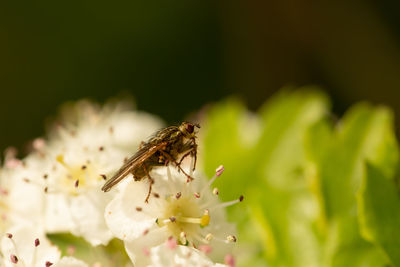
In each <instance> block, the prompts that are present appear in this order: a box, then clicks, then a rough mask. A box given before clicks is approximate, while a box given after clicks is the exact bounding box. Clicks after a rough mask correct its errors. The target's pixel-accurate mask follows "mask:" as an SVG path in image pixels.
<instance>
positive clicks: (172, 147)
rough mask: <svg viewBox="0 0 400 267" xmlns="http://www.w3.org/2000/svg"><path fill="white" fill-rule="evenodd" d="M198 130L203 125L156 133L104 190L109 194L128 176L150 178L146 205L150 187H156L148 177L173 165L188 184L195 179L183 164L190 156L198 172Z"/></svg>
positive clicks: (168, 128)
mask: <svg viewBox="0 0 400 267" xmlns="http://www.w3.org/2000/svg"><path fill="white" fill-rule="evenodd" d="M195 127H197V128H200V125H199V124H197V123H189V122H182V123H181V125H179V126H170V127H167V128H164V129H161V130H159V131H158V132H156V133H155V134H154V136H153V137H151V138H150V139H149V140H148V141H147V142H143V143H142V145H141V146H140V148H139V151H138V152H136V154H134V155H133V156H132V157H131V158H129V159H128V160H127V161H126V162H125V163H124V165H122V167H121V168H120V169H119V170H118V171H117V172H116V173H115V174H114V176H113V177H111V179H110V180H108V181H107V182H106V183H105V184H104V186H103V187H102V188H101V190H103V191H104V192H107V191H109V190H110V189H111V188H112V187H113V186H114V185H116V184H118V183H119V182H120V181H121V180H123V179H124V178H125V177H126V176H128V175H129V174H132V175H133V179H134V180H135V181H140V180H142V179H143V178H146V177H147V178H148V179H149V180H150V183H149V184H150V185H149V192H148V194H147V197H146V200H145V202H146V203H147V202H148V200H149V197H150V194H151V186H152V184H153V183H154V180H153V179H152V178H151V176H150V174H149V172H150V170H151V169H152V168H153V167H155V166H166V165H168V164H169V163H170V162H172V163H174V164H175V166H176V167H178V170H180V171H182V173H184V174H185V175H186V177H187V178H188V179H189V180H192V179H193V178H192V177H191V176H190V175H189V174H187V173H186V172H185V171H184V170H183V169H182V168H181V163H182V161H183V160H184V159H185V158H186V157H187V156H189V155H191V156H192V157H193V158H194V164H193V170H195V168H196V161H197V144H196V132H195ZM179 157H180V159H179Z"/></svg>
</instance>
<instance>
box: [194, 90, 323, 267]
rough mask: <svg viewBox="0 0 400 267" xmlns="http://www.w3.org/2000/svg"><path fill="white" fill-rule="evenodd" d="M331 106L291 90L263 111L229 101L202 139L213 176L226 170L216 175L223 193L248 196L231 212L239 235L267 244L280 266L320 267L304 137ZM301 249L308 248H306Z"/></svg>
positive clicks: (266, 251) (313, 94)
mask: <svg viewBox="0 0 400 267" xmlns="http://www.w3.org/2000/svg"><path fill="white" fill-rule="evenodd" d="M327 106H328V101H327V99H326V97H325V96H324V95H323V94H321V93H319V92H317V91H314V90H302V91H296V92H287V91H286V92H282V93H280V94H278V95H276V96H275V97H273V98H271V99H270V100H269V101H268V102H267V103H266V104H265V105H264V106H263V107H262V108H261V109H260V111H259V114H260V115H259V116H257V115H256V114H251V113H250V112H248V111H247V110H246V108H245V107H244V106H243V105H242V104H241V103H240V102H239V101H237V100H234V99H229V100H227V101H224V102H222V103H219V104H217V105H216V106H214V107H213V108H211V110H210V111H209V112H208V114H207V115H208V116H207V118H206V120H205V122H204V123H203V125H204V127H202V132H203V134H204V135H203V139H202V140H201V141H202V142H199V143H200V144H201V143H203V145H204V147H203V148H202V149H201V150H200V151H202V153H203V155H202V157H203V159H204V160H203V162H204V164H205V169H206V170H207V172H208V173H209V175H210V176H211V175H212V174H213V173H214V170H215V168H216V167H217V166H218V165H219V164H224V165H225V169H226V171H225V173H224V174H223V176H221V177H220V178H219V179H218V180H219V181H217V186H218V188H219V189H220V192H221V197H222V198H225V199H232V198H235V197H237V196H238V195H239V194H244V195H245V201H244V202H243V203H241V204H240V205H238V206H237V207H236V208H233V209H230V210H229V213H230V217H231V218H234V219H235V221H236V222H237V221H238V220H239V238H240V239H241V240H242V242H244V243H246V241H247V242H248V243H250V244H252V245H253V246H254V248H255V249H257V248H260V247H261V248H262V249H263V253H262V254H263V255H261V256H260V255H259V256H260V257H262V258H264V259H266V260H268V262H269V263H271V264H273V265H276V266H318V262H319V260H318V253H319V251H318V247H319V244H318V242H317V240H316V238H315V236H314V233H313V231H314V230H313V228H312V227H313V226H312V222H311V220H312V219H311V217H312V216H313V215H310V214H309V213H310V210H311V213H312V212H314V211H313V210H314V205H313V201H314V200H313V199H312V196H311V194H310V193H309V191H308V182H307V181H306V179H305V177H304V165H305V162H306V160H305V152H304V146H303V139H304V135H305V133H306V131H307V129H308V127H310V126H311V125H312V124H314V122H316V121H318V120H320V118H321V117H322V116H323V115H324V114H325V113H326V112H327ZM243 205H245V206H247V207H248V208H249V209H248V210H246V209H244V208H243ZM287 214H290V216H289V218H288V216H287ZM305 214H306V216H305ZM249 225H254V226H255V227H254V228H255V229H256V230H257V231H258V232H255V231H254V229H253V227H249ZM267 226H268V227H269V228H268V227H267ZM268 229H269V230H268ZM260 236H262V237H263V241H261V240H260ZM271 240H272V241H271ZM271 244H273V245H271ZM299 247H301V248H304V250H302V252H301V253H298V252H299ZM273 250H275V251H273Z"/></svg>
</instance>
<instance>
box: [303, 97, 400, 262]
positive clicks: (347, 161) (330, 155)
mask: <svg viewBox="0 0 400 267" xmlns="http://www.w3.org/2000/svg"><path fill="white" fill-rule="evenodd" d="M329 128H330V126H329V122H328V121H327V120H323V121H321V122H318V123H317V124H316V125H314V126H313V127H312V128H311V129H310V132H309V133H308V140H307V139H306V143H305V145H306V147H307V148H308V155H309V159H310V162H311V168H312V170H313V172H315V173H316V180H315V185H316V188H315V189H314V192H316V195H317V197H318V199H319V200H320V202H322V203H320V206H321V213H320V216H321V217H320V219H319V222H320V225H322V227H320V229H321V230H322V231H321V233H322V236H324V237H325V249H324V250H325V251H324V258H325V259H324V261H325V263H326V264H327V265H328V266H343V263H345V262H349V263H350V262H351V264H352V266H376V263H380V265H382V264H384V263H385V262H387V261H386V260H385V258H384V257H382V255H381V254H380V253H379V252H378V251H376V249H375V248H374V247H373V246H372V245H371V244H370V243H369V242H367V241H365V240H364V239H363V238H362V237H361V236H360V234H359V231H360V229H359V225H358V221H357V217H356V216H357V215H356V214H357V211H356V209H357V206H356V199H355V194H356V192H357V190H358V189H359V187H360V184H361V180H362V177H363V176H364V174H365V172H364V169H363V163H364V161H365V160H367V159H368V160H369V161H371V162H374V163H375V164H377V165H378V166H380V168H381V169H382V170H383V171H384V172H385V173H387V174H388V175H393V174H394V172H395V171H396V165H397V162H398V148H397V142H396V138H395V136H394V131H393V129H392V114H391V112H390V111H389V110H388V109H386V108H373V107H371V106H369V105H367V104H359V105H356V106H354V107H353V108H351V109H350V110H349V111H348V112H347V113H346V114H345V116H344V118H343V119H342V120H341V121H340V122H339V124H338V125H337V127H336V128H335V129H334V132H333V134H329V132H328V129H329ZM318 186H320V189H318Z"/></svg>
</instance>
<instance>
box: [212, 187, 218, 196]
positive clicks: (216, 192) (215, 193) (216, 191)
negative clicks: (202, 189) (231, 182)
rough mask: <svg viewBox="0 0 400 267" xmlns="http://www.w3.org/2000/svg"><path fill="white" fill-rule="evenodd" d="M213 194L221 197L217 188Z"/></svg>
mask: <svg viewBox="0 0 400 267" xmlns="http://www.w3.org/2000/svg"><path fill="white" fill-rule="evenodd" d="M212 193H213V194H214V195H216V196H218V195H219V191H218V188H216V187H215V188H214V189H213V191H212Z"/></svg>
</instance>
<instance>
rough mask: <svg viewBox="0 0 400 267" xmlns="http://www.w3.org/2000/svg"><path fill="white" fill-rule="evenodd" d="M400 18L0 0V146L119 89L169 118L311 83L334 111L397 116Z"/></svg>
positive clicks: (306, 6)
mask: <svg viewBox="0 0 400 267" xmlns="http://www.w3.org/2000/svg"><path fill="white" fill-rule="evenodd" d="M399 13H400V2H399V1H372V0H369V1H368V0H365V1H355V0H349V1H335V0H331V1H290V0H282V1H259V2H258V1H254V2H253V1H235V0H233V1H211V0H202V1H173V2H171V1H170V2H163V1H160V2H156V1H138V2H134V1H127V2H112V3H111V2H109V3H106V2H104V3H102V2H100V1H50V0H46V1H2V2H1V3H0V36H1V39H0V90H1V91H0V92H1V97H0V114H1V115H0V125H1V131H0V149H1V150H3V149H4V148H6V147H7V146H10V145H13V146H17V147H19V148H21V147H23V146H24V144H26V143H27V142H28V140H30V139H32V138H34V137H36V136H40V135H43V132H44V122H45V119H46V118H48V117H49V116H51V115H53V114H55V112H56V111H57V108H58V107H59V105H60V104H62V103H63V102H65V101H67V100H77V99H80V98H82V97H89V98H92V99H95V100H98V101H104V100H106V99H108V98H110V97H113V96H115V95H117V94H120V93H121V92H125V93H126V92H128V93H130V94H131V95H132V96H134V98H135V99H136V103H137V106H138V108H139V109H142V110H146V111H149V112H152V113H155V114H158V115H159V116H161V117H162V118H163V119H165V120H166V121H167V122H168V123H173V122H179V121H180V120H182V119H183V118H184V117H185V115H187V114H188V113H189V112H192V111H195V110H198V109H199V108H201V107H202V106H204V105H205V104H206V103H210V102H213V101H217V100H219V99H222V98H224V97H226V96H230V95H236V96H239V97H241V98H242V99H243V101H244V102H245V103H246V104H247V105H248V106H249V107H250V108H251V109H256V108H257V107H259V105H260V104H262V103H263V102H264V101H265V99H266V98H267V97H268V96H270V95H271V94H273V93H274V92H276V91H277V90H279V89H280V88H281V87H283V86H286V85H293V86H301V85H308V84H314V85H319V86H321V87H322V88H323V89H324V90H326V91H327V92H328V94H329V95H330V96H331V98H332V101H333V109H334V112H335V113H336V114H338V115H340V114H342V113H343V112H344V111H345V109H346V108H348V107H349V106H350V105H351V104H353V103H354V102H356V101H360V100H368V101H370V102H373V103H382V104H386V105H390V106H391V107H392V108H393V109H394V110H395V112H396V114H399V112H400V107H399V105H398V102H399V101H398V96H399V88H400V16H399V15H400V14H399ZM397 117H398V116H397ZM397 125H399V123H398V122H397Z"/></svg>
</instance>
